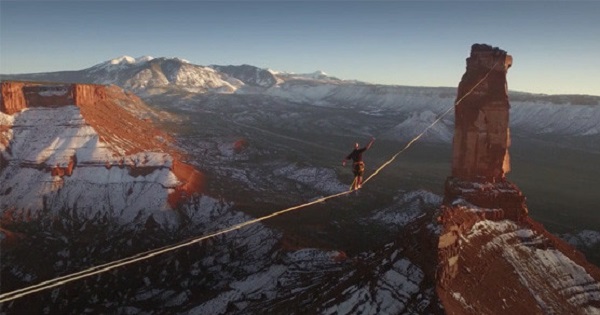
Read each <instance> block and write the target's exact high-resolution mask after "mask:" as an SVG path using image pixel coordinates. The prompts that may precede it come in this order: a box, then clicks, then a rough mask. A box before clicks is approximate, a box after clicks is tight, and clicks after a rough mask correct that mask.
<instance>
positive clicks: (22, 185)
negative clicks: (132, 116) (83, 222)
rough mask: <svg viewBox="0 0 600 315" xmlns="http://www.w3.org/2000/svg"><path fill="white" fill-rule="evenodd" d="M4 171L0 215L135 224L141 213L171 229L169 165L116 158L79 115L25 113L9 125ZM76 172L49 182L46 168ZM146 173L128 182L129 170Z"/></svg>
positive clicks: (146, 155) (6, 121) (71, 110)
mask: <svg viewBox="0 0 600 315" xmlns="http://www.w3.org/2000/svg"><path fill="white" fill-rule="evenodd" d="M7 116H8V115H4V114H3V115H0V119H2V123H3V125H4V126H7V127H11V129H10V130H11V133H10V134H9V136H10V144H9V146H10V150H6V148H5V147H2V154H3V156H4V157H5V159H6V160H7V161H8V165H7V166H6V167H5V169H4V170H3V171H2V172H1V173H0V192H1V193H2V194H3V196H2V198H1V199H0V209H2V211H4V210H6V209H9V208H10V209H14V210H32V211H33V212H36V211H41V210H51V211H59V210H60V209H76V210H77V211H78V212H79V213H80V214H81V215H84V216H87V217H94V216H96V215H97V214H98V213H99V212H100V213H107V214H109V215H111V216H117V217H119V219H120V220H122V221H123V222H131V221H133V220H134V219H135V218H136V217H137V216H138V215H139V214H140V213H143V214H144V215H143V216H144V217H146V216H149V215H151V214H154V216H155V219H157V220H159V221H172V220H173V218H172V217H173V215H174V214H169V213H168V212H167V210H169V209H170V206H169V204H168V202H167V197H168V193H169V191H170V189H173V188H175V187H176V186H177V185H179V180H178V179H177V177H176V176H175V175H174V174H173V173H172V172H171V171H170V169H169V168H170V167H171V165H172V157H171V156H169V155H168V154H165V153H162V152H140V153H137V154H134V155H130V156H118V155H116V154H115V150H117V151H118V148H113V147H109V146H108V145H107V144H106V143H104V142H102V141H101V140H100V137H99V135H98V134H97V133H96V131H95V130H94V129H93V128H92V127H91V126H89V125H88V124H86V123H85V121H84V119H83V117H82V115H81V113H80V111H79V108H78V107H76V106H65V107H60V108H28V109H26V110H23V111H22V112H20V113H17V114H15V115H13V116H11V117H7ZM70 163H73V164H74V168H73V174H72V175H71V176H63V177H60V176H52V175H51V173H50V168H52V167H64V168H66V167H67V166H68V165H69V164H70ZM126 166H129V167H135V168H140V167H146V171H143V172H141V173H140V174H137V175H134V174H132V171H131V169H130V168H128V167H126Z"/></svg>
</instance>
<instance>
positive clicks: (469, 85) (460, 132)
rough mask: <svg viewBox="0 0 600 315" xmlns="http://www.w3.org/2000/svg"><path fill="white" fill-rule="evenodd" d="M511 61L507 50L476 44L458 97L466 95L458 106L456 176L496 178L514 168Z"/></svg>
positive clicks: (454, 167) (468, 60)
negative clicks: (508, 77)
mask: <svg viewBox="0 0 600 315" xmlns="http://www.w3.org/2000/svg"><path fill="white" fill-rule="evenodd" d="M511 65H512V57H511V56H510V55H507V54H506V52H505V51H503V50H500V49H498V48H492V47H490V46H487V45H477V44H476V45H473V47H472V50H471V56H470V57H469V58H467V71H466V72H465V74H464V75H463V77H462V80H461V81H460V84H459V86H458V95H457V100H460V99H462V98H463V97H464V99H462V101H461V102H460V103H459V104H458V105H457V106H456V108H455V111H456V112H455V113H456V114H455V117H456V118H455V119H456V123H455V125H454V143H453V155H452V176H454V177H459V178H463V179H466V180H475V179H478V178H480V179H483V180H485V181H492V182H493V181H497V180H502V179H503V178H504V175H505V174H506V173H507V172H508V171H509V170H510V162H509V155H508V147H509V146H510V141H509V129H508V110H509V108H510V105H509V103H508V90H507V87H506V72H507V71H508V68H509V67H510V66H511ZM486 76H487V77H486ZM484 77H485V80H483V81H482V82H481V84H480V85H478V86H477V87H475V86H476V85H477V83H478V82H479V81H480V80H482V79H483V78H484ZM473 87H475V89H474V90H473V91H471V89H473ZM467 94H468V95H467ZM465 96H466V97H465Z"/></svg>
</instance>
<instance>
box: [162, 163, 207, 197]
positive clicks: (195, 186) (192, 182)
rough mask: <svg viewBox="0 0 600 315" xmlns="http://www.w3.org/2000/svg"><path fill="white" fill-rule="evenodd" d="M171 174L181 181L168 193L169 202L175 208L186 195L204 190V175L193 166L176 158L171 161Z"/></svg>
mask: <svg viewBox="0 0 600 315" xmlns="http://www.w3.org/2000/svg"><path fill="white" fill-rule="evenodd" d="M172 171H173V174H175V176H177V178H178V179H179V180H181V181H183V185H180V186H179V187H177V188H176V189H175V191H174V192H172V193H170V194H169V199H168V200H169V204H170V205H171V207H173V208H177V207H178V206H179V205H180V204H181V202H182V201H184V200H185V199H186V198H187V197H189V196H193V195H195V194H199V193H201V192H202V191H204V184H205V179H204V175H203V174H202V173H200V172H198V171H197V170H196V169H195V168H194V167H192V166H190V165H187V164H185V163H182V162H179V161H177V160H175V161H173V167H172Z"/></svg>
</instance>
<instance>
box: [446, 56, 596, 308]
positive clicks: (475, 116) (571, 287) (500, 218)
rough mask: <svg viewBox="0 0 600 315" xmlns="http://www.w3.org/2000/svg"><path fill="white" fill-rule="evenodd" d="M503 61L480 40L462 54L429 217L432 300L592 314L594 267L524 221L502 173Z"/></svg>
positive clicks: (505, 139) (521, 205) (522, 206)
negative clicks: (441, 186)
mask: <svg viewBox="0 0 600 315" xmlns="http://www.w3.org/2000/svg"><path fill="white" fill-rule="evenodd" d="M511 65H512V57H511V56H510V55H508V54H507V53H506V52H505V51H503V50H501V49H499V48H495V47H491V46H488V45H480V44H475V45H473V46H472V49H471V55H470V56H469V58H467V69H466V72H465V74H464V75H463V77H462V80H461V82H460V84H459V87H458V95H457V101H459V100H461V99H462V101H460V102H459V103H458V104H457V105H456V108H455V111H456V112H455V117H456V121H455V133H454V141H453V159H452V176H451V177H449V178H448V179H447V181H446V184H445V196H444V202H443V205H442V211H441V215H440V216H439V218H438V221H439V222H440V223H441V225H442V232H441V233H440V236H439V241H438V267H437V272H436V278H437V288H436V290H437V293H438V296H439V298H440V300H441V302H442V304H443V306H444V309H445V310H446V313H448V314H599V313H600V270H599V268H598V267H596V266H594V265H592V264H590V263H588V262H587V261H586V259H585V257H584V256H583V255H582V254H581V253H579V252H577V251H576V250H575V249H574V248H572V247H571V246H570V245H568V244H567V243H566V242H564V241H562V240H560V239H558V238H557V237H555V236H553V235H552V234H550V233H548V232H547V231H546V230H545V229H544V227H543V226H542V225H541V224H539V223H537V222H535V221H534V220H533V219H532V218H530V217H529V216H528V210H527V205H526V198H525V197H524V196H523V194H522V192H521V191H520V190H519V188H518V187H517V186H516V185H515V184H513V183H511V182H509V181H508V180H507V179H506V176H505V175H506V173H507V172H508V171H509V170H510V160H509V152H508V148H509V146H510V133H509V128H508V125H509V108H510V105H509V100H508V94H507V85H506V74H507V71H508V69H509V67H510V66H511ZM478 82H481V84H480V85H479V86H477V87H475V88H474V89H473V87H474V86H475V85H476V84H477V83H478ZM463 97H464V99H463Z"/></svg>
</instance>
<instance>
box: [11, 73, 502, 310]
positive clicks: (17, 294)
mask: <svg viewBox="0 0 600 315" xmlns="http://www.w3.org/2000/svg"><path fill="white" fill-rule="evenodd" d="M497 64H498V62H496V64H494V66H492V68H491V69H490V71H488V73H486V75H485V76H484V77H483V78H482V79H481V80H479V82H477V84H475V85H474V86H473V87H472V88H471V90H469V91H468V92H467V93H465V95H464V96H463V97H461V98H460V99H459V100H457V101H456V102H454V104H453V105H451V106H450V107H448V109H446V110H445V111H444V112H443V113H442V114H441V115H440V116H439V117H438V118H437V119H436V120H435V121H434V122H433V123H431V124H430V125H429V126H427V127H426V128H425V129H424V130H423V131H422V132H421V133H420V134H418V135H417V136H416V137H414V138H413V139H412V140H410V141H409V142H408V143H407V144H406V145H405V146H404V147H403V148H402V149H401V150H400V151H398V152H397V153H396V154H394V155H393V156H392V157H391V158H390V159H389V160H388V161H386V162H385V163H383V164H382V165H381V166H380V167H379V168H377V169H376V170H375V171H374V172H373V174H371V175H370V176H369V177H368V178H367V179H365V180H364V182H362V185H364V184H366V183H367V182H368V181H370V180H371V179H372V178H373V177H375V176H377V175H378V174H379V172H380V171H381V170H383V169H384V168H385V167H387V166H388V165H389V164H390V163H392V162H393V161H394V160H395V159H396V157H398V156H399V155H400V154H402V153H403V152H404V151H406V150H407V149H408V148H409V147H410V146H411V145H412V144H413V143H415V142H416V141H417V140H419V139H420V138H421V137H422V136H423V135H424V134H425V133H426V132H427V131H428V130H429V129H430V128H431V127H433V126H434V125H435V124H437V123H438V122H439V121H440V120H442V118H444V116H446V115H447V114H448V113H449V112H450V111H451V110H452V109H454V107H455V106H457V105H458V104H459V103H460V102H462V100H463V99H465V97H467V96H468V95H469V94H471V93H472V92H473V91H474V90H475V88H477V87H478V86H479V85H480V84H481V83H482V82H483V81H484V80H485V79H487V77H488V76H489V74H490V73H491V72H492V71H493V70H494V68H495V67H496V65H497ZM354 185H355V183H353V186H354ZM352 192H353V190H348V191H343V192H340V193H337V194H333V195H329V196H325V197H321V198H319V199H316V200H313V201H310V202H307V203H303V204H300V205H297V206H293V207H290V208H286V209H283V210H279V211H276V212H273V213H271V214H269V215H266V216H263V217H259V218H256V219H252V220H248V221H246V222H242V223H238V224H236V225H233V226H231V227H228V228H224V229H221V230H219V231H216V232H213V233H211V234H207V235H204V236H199V237H196V238H192V239H189V240H185V241H182V242H180V243H177V244H173V245H168V246H164V247H161V248H157V249H153V250H149V251H146V252H142V253H139V254H136V255H133V256H130V257H126V258H123V259H120V260H115V261H112V262H108V263H105V264H102V265H98V266H93V267H90V268H88V269H85V270H82V271H79V272H75V273H72V274H68V275H65V276H61V277H57V278H54V279H50V280H47V281H43V282H41V283H39V284H35V285H32V286H29V287H25V288H22V289H18V290H14V291H11V292H7V293H3V294H0V303H5V302H8V301H12V300H16V299H18V298H21V297H24V296H27V295H30V294H33V293H36V292H40V291H44V290H48V289H52V288H56V287H59V286H62V285H64V284H67V283H69V282H73V281H76V280H80V279H83V278H87V277H91V276H94V275H98V274H101V273H105V272H108V271H111V270H114V269H116V268H119V267H123V266H126V265H130V264H133V263H136V262H139V261H142V260H146V259H149V258H152V257H155V256H159V255H162V254H165V253H169V252H172V251H175V250H177V249H180V248H183V247H187V246H190V245H193V244H196V243H199V242H201V241H203V240H206V239H209V238H213V237H215V236H219V235H223V234H226V233H229V232H232V231H235V230H239V229H241V228H243V227H245V226H249V225H252V224H256V223H258V222H261V221H265V220H268V219H271V218H274V217H276V216H279V215H282V214H285V213H288V212H291V211H295V210H298V209H302V208H306V207H308V206H311V205H314V204H317V203H322V202H325V201H327V200H329V199H334V198H337V197H341V196H344V195H348V194H350V193H352Z"/></svg>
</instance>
